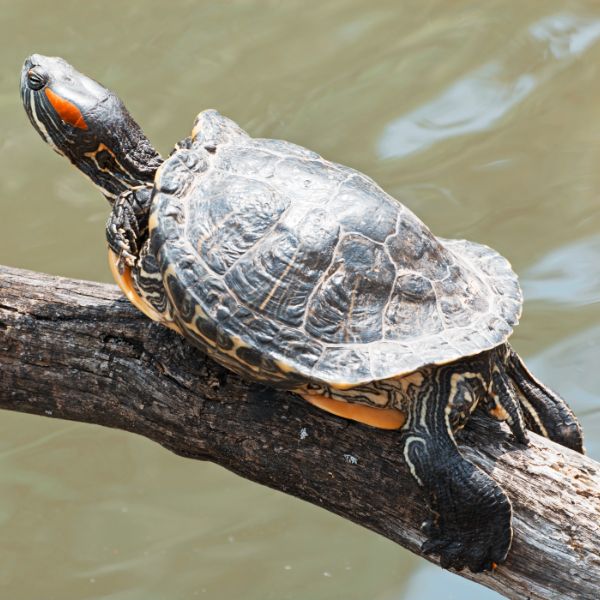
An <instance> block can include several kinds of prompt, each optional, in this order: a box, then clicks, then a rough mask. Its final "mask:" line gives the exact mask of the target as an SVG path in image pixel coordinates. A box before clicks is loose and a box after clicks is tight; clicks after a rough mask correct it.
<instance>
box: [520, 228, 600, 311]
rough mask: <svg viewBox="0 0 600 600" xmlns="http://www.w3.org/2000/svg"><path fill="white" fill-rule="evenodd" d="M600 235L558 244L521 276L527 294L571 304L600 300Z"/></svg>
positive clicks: (591, 302)
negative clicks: (563, 244)
mask: <svg viewBox="0 0 600 600" xmlns="http://www.w3.org/2000/svg"><path fill="white" fill-rule="evenodd" d="M599 281H600V236H596V237H591V238H587V239H583V240H577V241H576V242H573V243H572V244H567V245H566V246H563V247H560V248H556V249H555V250H553V251H552V252H549V253H548V254H547V255H546V256H544V257H542V258H541V259H540V260H539V261H538V262H537V263H535V264H534V265H532V266H531V267H529V269H527V270H526V271H525V272H524V273H523V275H522V279H521V286H522V288H523V293H524V294H525V297H526V298H527V299H528V300H529V301H532V300H544V301H546V302H556V303H560V304H567V305H569V306H576V305H578V304H579V305H585V304H590V305H594V304H600V286H599V285H598V282H599Z"/></svg>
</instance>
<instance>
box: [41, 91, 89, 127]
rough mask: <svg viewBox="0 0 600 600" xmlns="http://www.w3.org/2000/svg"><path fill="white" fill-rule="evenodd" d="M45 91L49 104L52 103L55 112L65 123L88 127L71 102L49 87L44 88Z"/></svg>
mask: <svg viewBox="0 0 600 600" xmlns="http://www.w3.org/2000/svg"><path fill="white" fill-rule="evenodd" d="M45 92H46V97H47V98H48V100H50V104H52V107H53V108H54V110H55V111H56V114H58V116H59V117H60V118H61V119H62V120H63V121H64V122H65V123H69V125H73V127H77V128H79V129H87V128H88V127H87V123H86V122H85V120H84V118H83V115H82V114H81V111H80V110H79V109H78V108H77V107H76V106H75V105H74V104H73V103H72V102H69V101H68V100H65V99H64V98H61V97H60V96H59V95H58V94H56V93H54V92H53V91H52V90H51V89H50V88H46V90H45Z"/></svg>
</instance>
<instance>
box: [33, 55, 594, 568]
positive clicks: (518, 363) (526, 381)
mask: <svg viewBox="0 0 600 600" xmlns="http://www.w3.org/2000/svg"><path fill="white" fill-rule="evenodd" d="M21 97H22V101H23V104H24V107H25V110H26V112H27V115H28V117H29V119H30V121H31V123H32V125H33V127H34V128H35V129H36V130H37V132H38V133H39V134H40V135H41V137H42V138H43V139H44V141H46V142H47V143H48V144H49V145H50V146H51V147H52V148H53V149H54V150H55V151H56V152H58V153H59V154H61V155H63V156H65V157H67V158H68V159H69V160H70V161H71V162H72V163H73V164H74V165H75V166H76V167H77V168H78V169H79V170H80V171H81V172H82V173H84V174H85V175H86V176H87V177H88V178H89V179H91V181H92V182H93V183H94V184H95V186H96V187H97V188H99V190H100V191H101V193H102V194H103V195H104V197H105V198H106V199H107V200H108V202H109V204H110V206H111V212H110V216H109V218H108V222H107V225H106V235H107V241H108V254H109V264H110V267H111V270H112V273H113V275H114V278H115V280H116V282H117V283H118V285H119V286H120V288H121V289H122V290H123V292H124V294H125V296H126V297H127V298H128V299H129V300H130V301H131V302H132V303H133V304H134V305H135V306H136V307H137V308H138V309H139V310H141V311H142V312H143V313H145V314H146V315H147V316H148V317H149V318H150V319H152V320H154V321H156V322H158V323H161V324H163V325H165V326H166V327H170V328H171V329H173V330H175V331H177V332H178V333H179V334H181V335H182V336H183V337H184V338H186V339H187V340H189V342H191V343H192V344H194V345H195V346H197V347H199V348H200V349H202V350H203V351H204V352H205V353H207V354H208V355H209V356H211V357H212V358H213V359H214V360H216V361H217V362H218V363H220V364H221V365H223V366H225V367H226V368H227V369H230V370H231V371H233V372H235V373H237V374H239V375H240V376H242V377H244V378H246V379H249V380H251V381H254V382H261V383H263V384H266V385H268V386H272V387H274V388H279V389H284V390H288V391H290V392H292V393H295V394H297V395H299V396H301V397H303V398H304V399H305V400H307V401H308V402H310V403H311V404H313V405H315V406H317V407H319V408H321V409H323V410H325V411H328V412H330V413H333V414H335V415H337V416H339V417H342V418H346V419H350V420H354V421H358V422H360V423H363V424H365V425H368V426H371V427H372V428H376V429H368V428H365V431H366V433H365V435H377V428H378V429H388V430H395V432H396V434H397V444H398V452H400V453H402V458H403V460H404V461H405V462H406V465H407V466H408V470H409V471H410V474H411V476H412V478H413V479H414V481H415V483H416V485H417V486H418V487H419V488H420V489H421V490H422V494H423V496H424V497H425V498H426V500H427V505H428V509H429V517H428V519H427V520H426V521H425V523H424V524H423V531H424V534H425V541H424V543H423V546H422V550H423V552H424V553H426V554H434V555H437V556H439V561H440V564H441V565H442V567H444V568H448V569H449V568H453V569H456V570H460V569H464V568H469V569H470V570H471V571H473V572H480V571H485V570H490V569H494V568H496V567H497V566H498V565H499V564H501V563H502V562H503V561H505V559H506V557H507V554H508V551H509V548H510V545H511V540H512V528H511V516H512V507H511V503H510V500H509V498H508V497H507V495H506V494H505V492H504V491H503V490H502V488H501V487H500V485H499V484H498V483H496V482H495V481H494V480H493V479H492V478H491V477H490V476H488V475H487V474H485V473H484V472H483V471H481V470H480V469H479V468H477V467H476V466H475V465H474V464H472V463H471V462H470V461H469V460H467V459H466V458H465V457H464V456H463V455H462V454H461V452H460V450H459V448H458V445H457V442H456V434H457V432H458V431H459V430H461V429H462V428H463V427H464V426H465V424H466V423H467V422H468V420H469V418H470V416H471V415H472V414H473V412H474V411H475V410H476V409H477V410H478V411H479V412H481V413H482V414H483V415H488V416H489V417H491V418H492V419H495V420H497V421H503V422H505V423H506V424H507V425H508V428H509V429H510V432H511V433H512V435H513V436H514V438H515V440H516V442H517V443H520V444H527V443H528V439H529V438H528V430H531V431H534V432H536V433H538V434H541V435H543V436H546V437H548V438H549V439H551V440H553V441H555V442H557V443H559V444H562V445H563V446H566V447H567V448H571V449H573V450H575V451H577V452H583V437H582V432H581V428H580V426H579V424H578V422H577V419H576V417H575V416H574V414H573V412H572V411H571V409H570V408H569V407H568V405H567V404H566V403H565V401H564V400H563V399H562V398H561V397H560V396H559V395H558V394H556V393H554V392H553V391H551V390H550V389H549V388H548V387H546V386H545V385H544V384H543V383H541V382H540V381H539V380H537V379H536V378H535V377H534V376H533V375H532V373H531V372H530V371H529V370H528V369H527V367H526V366H525V364H524V362H523V361H522V360H521V358H520V357H519V355H518V354H517V353H516V352H515V350H514V349H513V348H512V347H511V345H510V344H509V343H508V338H509V336H510V334H511V333H512V331H513V328H514V327H515V326H516V325H517V323H518V321H519V318H520V314H521V308H522V303H523V299H522V293H521V290H520V287H519V283H518V279H517V276H516V274H515V273H514V272H513V270H512V268H511V266H510V264H509V262H508V261H507V260H506V259H505V258H503V257H502V256H501V255H500V254H498V253H497V252H496V251H495V250H493V249H491V248H489V247H487V246H485V245H482V244H480V243H475V242H471V241H467V240H460V239H445V238H441V237H436V236H434V235H433V233H432V232H431V231H430V230H429V228H428V227H427V226H426V225H425V224H424V223H423V222H422V221H421V220H420V219H419V218H418V217H417V216H416V215H415V214H414V213H413V212H411V211H410V210H409V209H408V208H407V207H406V206H404V205H403V204H402V203H401V202H399V201H398V200H397V199H395V198H393V197H392V196H390V195H388V194H387V193H386V192H384V191H383V189H382V188H381V187H379V186H378V185H377V184H376V183H375V182H374V181H373V180H372V179H370V178H369V177H368V176H366V175H364V174H362V173H361V172H359V171H357V170H354V169H352V168H349V167H346V166H343V165H340V164H337V163H335V162H331V161H328V160H326V159H324V158H323V157H321V156H320V155H319V154H317V153H315V152H313V151H311V150H308V149H306V148H304V147H301V146H299V145H296V144H293V143H290V142H286V141H282V140H273V139H262V138H253V137H251V136H250V135H249V134H248V133H247V132H246V131H244V130H243V129H242V128H241V127H240V126H239V125H237V124H236V123H235V122H234V121H232V120H230V119H229V118H227V117H225V116H222V115H221V114H220V113H219V112H217V111H216V110H204V111H202V112H200V114H199V115H198V116H197V117H196V119H195V122H194V125H193V129H192V132H191V134H190V135H189V136H188V137H186V138H184V139H183V140H182V141H180V142H179V143H178V144H176V146H175V148H174V149H173V151H172V152H171V154H170V155H169V157H168V158H166V159H163V158H162V157H161V155H160V154H159V153H158V151H157V150H155V149H154V147H153V146H152V144H151V143H150V141H149V140H148V139H147V138H146V136H145V135H144V133H143V132H142V130H141V128H140V126H139V125H138V124H137V123H136V122H135V121H134V120H133V118H132V117H131V115H130V114H129V112H128V111H127V109H126V108H125V106H124V104H123V102H122V101H121V100H120V99H119V98H118V97H117V96H116V95H115V94H114V93H113V92H111V91H110V90H108V89H107V88H105V87H104V86H102V85H101V84H99V83H97V82H96V81H94V80H93V79H91V78H89V77H87V76H86V75H84V74H82V73H80V72H78V71H76V70H75V68H74V67H72V66H71V65H70V64H69V63H67V62H66V61H65V60H63V59H61V58H58V57H46V56H42V55H39V54H34V55H32V56H30V57H29V58H28V59H27V60H26V61H25V63H24V66H23V69H22V74H21Z"/></svg>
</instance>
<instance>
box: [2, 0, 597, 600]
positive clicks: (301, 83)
mask: <svg viewBox="0 0 600 600" xmlns="http://www.w3.org/2000/svg"><path fill="white" fill-rule="evenodd" d="M2 19H3V24H4V25H5V28H4V31H5V37H4V52H3V54H2V57H1V58H0V61H2V69H0V121H1V125H2V132H3V136H2V138H1V139H0V159H1V164H2V166H3V169H2V177H1V178H0V191H1V193H0V198H1V200H0V201H1V202H2V219H0V262H2V263H7V264H11V265H15V266H22V267H27V268H32V269H38V270H43V271H48V272H53V273H59V274H63V275H67V276H73V277H83V278H88V279H96V280H103V281H108V280H109V278H110V275H109V273H108V269H107V267H106V258H105V257H106V253H105V242H104V232H103V227H104V222H105V219H106V216H107V210H108V206H107V205H106V203H105V201H104V200H103V199H102V198H101V197H100V196H99V194H98V193H97V191H96V190H94V189H93V187H91V186H90V185H89V182H88V181H86V180H85V179H84V178H82V177H81V176H80V175H79V174H78V173H77V172H76V171H75V170H74V169H72V168H70V166H69V165H68V164H66V161H65V160H64V159H62V158H61V157H58V156H56V155H54V154H53V153H52V152H50V151H49V150H48V148H47V147H45V146H44V145H43V143H42V142H41V141H40V140H39V139H38V136H37V134H36V133H35V132H34V131H33V130H32V128H31V126H30V125H29V123H28V122H27V119H26V117H25V115H24V112H23V110H22V109H21V106H20V101H19V95H18V76H19V72H20V68H21V63H22V61H23V59H24V57H25V56H27V55H29V54H30V53H32V52H34V51H37V52H41V53H44V54H58V55H62V56H64V57H65V58H67V59H68V60H70V61H71V62H73V63H74V64H75V66H76V67H77V68H79V69H81V70H83V71H85V72H88V73H89V74H90V75H92V76H93V77H95V78H97V79H99V80H100V81H102V82H103V83H104V84H106V85H108V86H110V87H112V88H113V89H115V90H116V91H117V92H118V93H119V94H120V95H121V96H122V97H123V99H124V100H125V102H126V104H127V106H128V107H129V109H130V110H131V112H132V114H133V115H134V116H135V117H136V118H137V119H138V120H139V121H140V123H141V124H142V126H143V127H144V129H145V130H146V133H147V134H148V136H149V137H150V139H152V140H154V141H155V143H156V144H157V146H158V147H159V149H160V150H161V152H163V153H164V154H165V155H166V154H167V153H168V152H169V150H170V148H171V147H172V146H173V144H174V143H175V142H176V141H177V140H178V139H180V138H182V137H183V136H184V135H186V134H187V133H188V130H189V128H190V127H191V124H192V122H193V118H194V116H195V114H196V113H197V112H198V111H200V110H202V109H205V108H209V107H215V108H218V109H219V110H220V111H221V112H223V113H224V114H226V115H227V116H230V117H232V118H233V119H235V120H236V121H238V122H239V123H240V124H241V125H242V126H244V127H245V128H247V129H248V130H249V131H250V132H251V133H252V134H253V135H256V136H268V137H280V138H285V139H289V140H292V141H295V142H298V143H302V144H304V145H307V146H310V147H311V148H313V149H315V150H317V151H319V152H321V153H323V154H324V155H325V156H326V157H327V158H330V159H333V160H336V161H339V162H342V163H346V164H350V165H351V166H354V167H357V168H359V169H361V170H363V171H365V172H367V173H368V174H369V175H371V176H373V177H374V178H375V179H376V180H377V181H378V182H379V183H380V184H381V185H382V186H383V187H384V188H385V189H386V190H388V191H390V192H391V193H393V194H394V195H396V196H398V197H400V198H402V199H403V201H404V202H405V203H407V204H408V205H409V206H410V207H411V208H412V209H413V210H415V211H416V212H417V213H418V214H419V216H421V217H422V218H423V219H424V220H425V221H426V222H427V223H428V224H430V225H431V227H432V228H433V229H434V231H435V232H436V233H438V234H440V235H444V236H446V237H466V238H469V239H473V240H476V241H479V242H483V243H487V244H489V245H490V246H492V247H495V248H497V249H498V250H500V251H501V252H502V253H503V254H505V255H506V256H507V257H508V258H509V259H510V260H511V262H512V263H513V265H514V267H515V269H516V270H517V271H518V272H519V273H521V275H522V276H523V283H524V289H525V295H526V303H525V309H524V314H523V319H522V322H521V325H520V326H519V327H518V329H517V330H516V333H515V335H514V336H513V338H512V341H513V343H514V345H515V347H516V348H517V349H518V350H519V352H520V353H522V354H523V355H524V356H525V358H526V359H527V360H528V363H529V364H531V366H532V368H533V370H534V371H535V373H536V374H537V375H538V376H540V377H541V378H542V379H543V380H544V381H546V382H547V383H548V384H550V385H551V386H552V387H554V388H555V389H556V390H557V391H559V392H560V393H561V394H563V395H564V396H565V397H566V398H567V399H568V400H569V401H570V402H571V403H572V405H573V406H574V408H575V409H576V411H577V412H578V414H580V415H581V418H582V421H583V424H584V429H585V433H586V446H587V448H588V450H589V452H590V454H592V456H594V457H596V458H600V410H599V407H600V397H599V394H600V392H599V390H600V379H599V373H598V369H597V365H598V364H599V362H600V303H599V300H600V276H599V275H600V273H599V271H598V269H599V267H598V265H600V246H599V239H600V238H599V232H600V211H599V208H598V207H599V200H598V191H599V190H600V170H599V169H598V165H599V164H600V142H599V140H600V135H599V132H598V129H599V123H600V104H598V101H597V99H598V97H600V78H599V77H598V64H600V44H598V43H596V42H597V41H598V37H599V36H600V7H599V6H598V4H597V3H596V2H592V1H591V0H588V1H581V2H575V1H572V2H571V1H568V0H567V1H564V0H561V1H560V2H559V1H558V0H548V1H547V2H538V3H533V2H529V3H524V2H517V1H516V0H514V1H509V0H501V1H500V0H497V1H494V0H491V1H490V2H485V3H479V4H477V3H472V2H467V1H466V0H458V1H456V2H452V3H448V2H443V1H442V0H431V1H430V2H420V3H415V2H408V1H403V2H398V1H397V0H380V1H378V2H374V3H367V2H361V1H359V0H347V1H344V2H339V1H335V0H327V1H324V2H321V3H319V5H318V8H317V7H316V5H315V7H311V10H310V11H307V10H306V4H305V3H303V2H300V0H289V1H287V0H286V2H279V3H278V2H269V3H265V2H259V1H258V0H235V1H232V2H227V3H215V2H208V1H205V2H189V1H188V0H173V1H172V2H169V3H164V2H160V1H159V0H148V1H147V2H145V3H143V5H142V4H141V3H129V4H127V5H125V4H123V3H122V2H117V0H105V2H102V3H81V2H77V1H76V0H65V1H64V2H61V3H54V4H52V6H50V5H49V4H48V3H46V2H41V1H40V0H25V1H22V2H19V3H17V2H12V3H8V2H6V3H4V5H3V11H2ZM382 159H385V160H382ZM0 368H1V366H0ZM0 377H1V372H0ZM0 461H1V469H0V525H1V527H2V529H1V533H2V544H0V565H2V566H1V567H0V598H3V599H4V598H7V599H11V600H12V599H18V600H39V599H40V598H43V599H44V600H52V599H55V600H76V599H77V600H80V599H81V598H98V599H99V598H110V599H111V600H163V599H165V598H168V599H169V600H183V599H185V600H189V599H193V598H219V599H222V600H229V599H231V600H233V599H234V598H235V599H237V598H244V599H245V600H255V599H256V600H265V599H271V598H272V599H278V600H279V599H282V598H283V599H288V598H289V599H301V600H305V599H306V598H310V600H326V599H327V600H333V599H337V598H341V597H343V598H347V599H348V600H364V599H365V598H376V599H378V600H392V599H393V600H400V599H401V598H402V599H405V598H406V599H409V600H412V599H413V598H423V599H425V600H428V598H440V599H441V600H443V599H446V600H448V599H450V598H469V597H472V598H484V597H485V598H492V597H494V596H496V597H497V595H495V594H492V593H491V592H490V593H487V592H483V591H481V590H480V589H479V588H478V587H477V586H474V585H473V584H470V583H469V582H466V581H464V580H462V579H460V578H458V577H456V576H454V575H452V574H449V573H445V572H443V571H442V570H441V569H438V568H435V567H431V566H429V565H427V564H426V563H424V562H423V561H421V560H420V559H417V558H415V557H413V556H412V555H410V554H409V553H407V552H404V551H403V550H402V549H401V548H398V547H397V546H395V545H394V544H392V543H391V542H388V541H387V540H384V539H381V538H380V537H378V536H376V535H374V534H372V533H370V532H368V531H366V530H362V529H360V528H359V527H356V526H355V525H353V524H351V523H348V522H346V521H343V520H341V519H339V518H337V517H335V516H333V515H331V514H329V513H327V512H325V511H322V510H319V509H318V508H316V507H312V506H308V505H306V504H304V503H302V502H300V501H298V500H295V499H293V498H289V497H287V496H284V495H283V494H278V493H276V492H273V491H271V490H267V489H265V488H262V487H259V486H256V485H253V484H250V483H248V482H246V481H244V480H242V479H240V478H238V477H235V476H233V475H231V474H229V473H227V472H225V471H223V470H222V469H219V468H217V467H215V466H214V465H208V464H203V463H199V462H196V461H186V460H183V459H181V458H179V457H175V456H172V455H170V454H169V453H168V452H166V451H165V450H163V449H161V448H159V447H157V446H155V445H153V444H151V443H150V442H147V441H145V440H142V439H140V438H137V437H135V436H132V435H128V434H125V433H121V432H115V431H111V430H107V429H102V428H97V427H90V426H83V425H77V424H71V423H68V424H66V423H63V422H58V421H53V420H50V419H48V420H45V419H41V418H38V417H28V416H26V415H19V414H11V413H6V414H3V415H2V420H0Z"/></svg>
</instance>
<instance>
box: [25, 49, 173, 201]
mask: <svg viewBox="0 0 600 600" xmlns="http://www.w3.org/2000/svg"><path fill="white" fill-rule="evenodd" d="M21 98H22V100H23V105H24V107H25V111H26V112H27V116H28V117H29V120H30V121H31V124H32V125H33V126H34V127H35V129H36V130H37V132H38V133H39V134H40V136H41V137H42V138H43V139H44V141H46V142H47V143H48V144H49V145H50V146H51V147H52V148H53V149H54V150H55V151H56V152H58V153H59V154H62V155H63V156H66V157H67V158H68V159H69V160H70V161H71V162H72V163H73V164H74V165H75V166H76V167H77V168H78V169H79V170H80V171H82V172H83V173H84V174H85V175H87V176H88V177H89V178H90V179H91V180H92V182H93V183H94V184H95V185H96V186H98V187H99V188H100V190H101V191H102V193H103V194H104V196H105V197H106V198H107V199H108V200H109V201H110V202H111V203H112V202H114V201H115V200H116V198H118V196H119V194H121V192H124V191H126V190H128V189H131V188H132V187H135V186H139V185H144V184H148V183H152V181H153V180H154V174H155V172H156V169H157V168H158V167H159V166H160V164H161V163H162V158H161V157H160V155H159V154H158V152H157V151H156V150H155V149H154V148H153V147H152V144H150V142H149V141H148V139H147V138H146V136H145V135H144V134H143V132H142V130H141V128H140V126H139V125H138V124H137V123H136V122H135V121H134V120H133V118H132V117H131V115H130V114H129V112H128V111H127V109H126V108H125V106H124V104H123V102H121V100H120V99H119V98H118V97H117V96H116V95H115V94H113V93H112V92H111V91H110V90H108V89H106V88H105V87H104V86H102V85H100V84H99V83H98V82H96V81H94V80H93V79H90V78H89V77H87V76H86V75H83V74H82V73H79V72H78V71H76V70H75V69H74V68H73V67H72V66H71V65H70V64H69V63H68V62H66V61H65V60H63V59H62V58H58V57H48V56H42V55H40V54H33V55H32V56H30V57H29V58H28V59H27V60H26V61H25V63H24V65H23V69H22V71H21Z"/></svg>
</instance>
